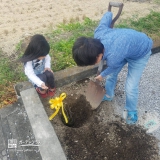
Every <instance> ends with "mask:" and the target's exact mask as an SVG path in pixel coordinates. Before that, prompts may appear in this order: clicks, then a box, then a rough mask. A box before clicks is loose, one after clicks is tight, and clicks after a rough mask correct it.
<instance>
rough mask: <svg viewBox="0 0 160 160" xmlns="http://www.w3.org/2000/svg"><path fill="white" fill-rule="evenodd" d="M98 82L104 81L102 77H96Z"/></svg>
mask: <svg viewBox="0 0 160 160" xmlns="http://www.w3.org/2000/svg"><path fill="white" fill-rule="evenodd" d="M95 79H96V80H99V81H102V80H103V77H102V76H101V75H99V76H97V77H95Z"/></svg>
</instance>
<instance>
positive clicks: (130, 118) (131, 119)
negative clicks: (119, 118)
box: [126, 111, 138, 124]
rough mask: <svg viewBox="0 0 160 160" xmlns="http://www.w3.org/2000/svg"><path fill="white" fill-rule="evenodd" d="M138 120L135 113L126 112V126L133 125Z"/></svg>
mask: <svg viewBox="0 0 160 160" xmlns="http://www.w3.org/2000/svg"><path fill="white" fill-rule="evenodd" d="M137 120H138V116H137V111H128V113H127V119H126V123H127V124H135V123H136V122H137Z"/></svg>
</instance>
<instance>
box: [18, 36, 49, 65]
mask: <svg viewBox="0 0 160 160" xmlns="http://www.w3.org/2000/svg"><path fill="white" fill-rule="evenodd" d="M49 51H50V46H49V44H48V42H47V40H46V39H45V37H44V36H43V35H40V34H36V35H34V36H33V37H32V38H31V40H30V43H29V44H28V46H27V48H26V50H25V52H24V54H23V56H22V57H21V58H20V59H19V60H20V61H21V62H23V63H26V62H28V61H32V60H34V59H37V58H39V57H42V56H46V55H47V54H48V53H49Z"/></svg>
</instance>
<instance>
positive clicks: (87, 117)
mask: <svg viewBox="0 0 160 160" xmlns="http://www.w3.org/2000/svg"><path fill="white" fill-rule="evenodd" d="M86 85H87V82H86V81H84V82H81V83H75V84H73V85H70V86H66V87H63V88H61V89H59V91H60V92H62V91H65V92H66V93H67V98H66V99H65V101H64V106H65V112H66V113H67V116H68V117H69V120H70V122H71V124H70V125H66V124H65V123H64V119H63V118H62V114H61V113H59V116H56V117H55V118H54V119H53V120H52V121H51V123H52V125H53V127H54V129H55V131H56V133H57V136H58V138H59V140H60V142H61V145H62V147H63V149H64V152H65V154H66V156H67V159H68V160H159V159H160V157H159V154H158V153H159V148H158V141H157V139H156V138H155V137H153V136H152V135H150V134H147V133H146V131H145V130H144V129H143V128H141V127H140V126H136V125H133V126H129V125H127V124H126V123H125V122H124V121H123V119H122V118H121V117H119V116H118V115H115V114H114V109H113V108H114V106H113V102H103V103H102V104H101V105H100V106H99V107H98V109H97V110H94V111H92V110H91V106H90V104H89V103H88V102H87V101H86V98H85V96H84V95H85V88H86ZM57 94H58V95H59V93H57ZM43 104H44V106H45V109H46V112H47V114H48V116H50V115H51V114H52V113H53V110H51V109H50V108H49V105H48V103H47V101H44V100H43Z"/></svg>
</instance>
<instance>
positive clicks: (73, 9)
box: [0, 0, 160, 55]
mask: <svg viewBox="0 0 160 160" xmlns="http://www.w3.org/2000/svg"><path fill="white" fill-rule="evenodd" d="M134 1H135V2H134ZM117 2H122V0H117ZM108 3H109V0H105V1H104V0H99V1H97V0H92V1H88V0H67V1H66V0H54V1H53V0H23V1H22V0H0V35H1V37H0V48H2V50H3V52H4V53H5V54H7V55H11V54H12V53H14V52H15V46H16V44H17V43H18V42H19V41H20V40H21V39H23V38H24V37H27V36H29V35H33V34H35V33H43V32H46V31H48V28H50V29H54V28H56V25H57V24H59V23H62V22H69V21H70V20H71V19H73V18H76V19H79V20H82V19H83V18H84V16H87V17H89V18H91V19H94V20H99V19H100V18H101V17H102V15H103V13H105V12H106V11H107V7H108ZM123 3H124V9H123V13H122V15H121V18H126V17H132V16H133V15H138V16H139V17H140V16H144V15H146V14H148V13H149V12H150V10H155V11H159V10H160V5H158V4H155V3H154V0H150V1H149V0H124V2H123ZM113 13H116V9H114V10H113Z"/></svg>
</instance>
